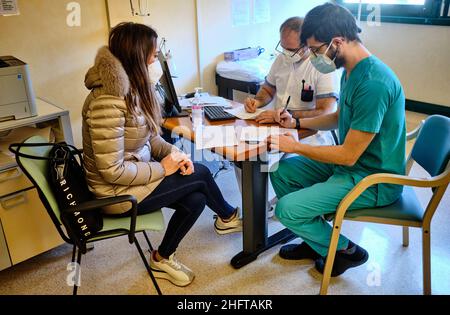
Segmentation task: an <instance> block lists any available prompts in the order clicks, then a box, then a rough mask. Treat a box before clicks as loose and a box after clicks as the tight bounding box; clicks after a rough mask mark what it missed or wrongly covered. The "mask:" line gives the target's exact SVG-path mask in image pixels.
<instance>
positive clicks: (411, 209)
mask: <svg viewBox="0 0 450 315" xmlns="http://www.w3.org/2000/svg"><path fill="white" fill-rule="evenodd" d="M414 138H417V140H416V142H415V144H414V147H413V150H412V152H411V155H410V157H409V158H408V161H407V174H409V173H410V171H411V168H412V166H413V164H414V162H416V163H418V164H419V165H420V166H422V167H423V168H424V169H425V170H426V171H427V172H428V174H429V175H430V176H431V177H430V178H413V177H409V176H399V175H393V174H374V175H371V176H368V177H366V178H365V179H363V180H362V181H361V182H360V183H358V184H357V185H356V186H355V187H354V188H353V190H352V191H351V192H350V193H348V195H347V196H346V197H345V198H344V199H343V200H342V201H341V203H340V204H339V206H338V208H337V211H336V213H335V214H332V215H327V216H325V218H326V219H327V220H329V221H332V220H333V219H334V228H333V233H332V236H331V241H330V246H329V249H328V256H327V260H326V264H325V270H324V272H323V278H322V285H321V288H320V294H322V295H326V294H327V291H328V286H329V283H330V278H331V271H332V268H333V263H334V258H335V255H336V249H337V244H338V239H339V235H340V233H341V228H342V223H343V220H344V219H345V220H350V221H360V222H372V223H380V224H389V225H397V226H402V227H403V245H404V246H405V247H407V246H408V245H409V227H416V228H421V229H422V248H423V252H422V255H423V258H422V261H423V292H424V294H425V295H430V294H431V255H430V237H431V229H430V228H431V220H432V218H433V215H434V213H435V212H436V209H437V207H438V205H439V203H440V201H441V199H442V197H443V196H444V193H445V191H446V190H447V187H448V185H449V182H450V163H449V158H450V118H447V117H444V116H438V115H436V116H431V117H429V118H428V119H427V120H426V121H425V123H424V124H423V126H421V127H419V128H418V129H417V130H416V131H414V132H413V133H411V134H409V135H408V140H412V139H414ZM381 183H386V184H394V185H403V186H405V188H404V191H403V194H402V196H401V198H400V199H399V200H398V201H397V202H396V203H394V204H392V205H390V206H387V207H382V208H374V209H362V210H356V211H349V212H347V209H348V208H349V207H350V205H351V204H352V203H353V202H354V201H355V200H356V199H357V198H358V197H359V196H360V195H361V194H362V193H363V192H364V191H365V190H366V189H367V188H369V187H370V186H372V185H376V184H381ZM412 187H422V188H432V190H433V196H432V198H431V200H430V202H429V203H428V205H427V207H426V209H425V210H424V209H422V207H421V205H420V202H419V200H418V199H417V196H416V194H415V192H414V190H413V189H412Z"/></svg>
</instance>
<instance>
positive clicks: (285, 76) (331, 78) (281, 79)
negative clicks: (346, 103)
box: [266, 54, 340, 110]
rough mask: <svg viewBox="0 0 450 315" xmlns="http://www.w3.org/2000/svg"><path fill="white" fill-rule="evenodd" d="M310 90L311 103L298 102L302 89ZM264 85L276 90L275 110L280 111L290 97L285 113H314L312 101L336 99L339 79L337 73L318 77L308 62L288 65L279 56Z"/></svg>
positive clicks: (283, 57)
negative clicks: (305, 111) (291, 111)
mask: <svg viewBox="0 0 450 315" xmlns="http://www.w3.org/2000/svg"><path fill="white" fill-rule="evenodd" d="M303 80H305V87H306V89H308V87H309V86H310V87H311V89H312V90H313V91H314V97H313V100H312V101H311V102H304V101H302V100H301V93H302V89H303V82H302V81H303ZM266 84H268V85H270V86H271V87H273V88H275V89H276V91H277V92H276V97H275V108H276V109H279V108H283V107H284V106H285V105H286V102H287V100H288V98H289V96H290V97H291V100H290V102H289V107H288V109H289V110H314V109H316V100H317V99H321V98H329V97H335V98H336V99H339V90H340V78H339V74H338V73H337V71H335V72H333V73H329V74H322V73H320V72H319V71H317V70H316V68H314V66H313V65H312V63H311V61H310V59H309V58H308V59H306V60H302V61H300V62H297V63H294V64H293V63H292V62H289V61H288V60H287V58H286V57H285V56H284V55H282V54H280V55H279V56H278V57H277V58H276V59H275V62H274V63H273V65H272V68H271V69H270V72H269V74H268V75H267V77H266Z"/></svg>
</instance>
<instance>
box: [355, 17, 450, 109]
mask: <svg viewBox="0 0 450 315" xmlns="http://www.w3.org/2000/svg"><path fill="white" fill-rule="evenodd" d="M362 29H363V33H362V39H363V41H364V44H365V45H366V46H367V47H368V48H369V50H371V52H372V53H374V54H375V55H376V56H377V57H379V58H380V59H381V60H383V61H384V62H385V63H386V64H388V65H389V66H390V67H391V68H392V69H393V70H394V71H395V72H396V73H397V75H398V76H399V78H400V80H401V82H402V84H403V86H404V89H405V93H406V97H407V98H408V99H411V100H416V101H422V102H426V103H432V104H437V105H445V106H449V107H450V27H449V26H427V25H411V24H394V23H382V25H381V26H380V27H375V26H374V27H369V26H368V25H367V24H366V23H363V24H362Z"/></svg>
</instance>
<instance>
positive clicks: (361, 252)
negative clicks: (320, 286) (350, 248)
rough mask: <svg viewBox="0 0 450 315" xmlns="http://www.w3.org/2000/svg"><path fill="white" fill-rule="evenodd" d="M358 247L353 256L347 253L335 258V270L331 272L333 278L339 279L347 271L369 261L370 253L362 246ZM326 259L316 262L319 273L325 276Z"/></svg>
mask: <svg viewBox="0 0 450 315" xmlns="http://www.w3.org/2000/svg"><path fill="white" fill-rule="evenodd" d="M354 246H356V250H355V252H354V253H353V254H348V253H345V252H337V253H336V257H335V258H334V264H333V269H332V271H331V276H332V277H339V276H340V275H342V274H343V273H344V272H345V271H346V270H347V269H350V268H355V267H358V266H361V265H362V264H365V263H366V262H367V260H368V259H369V253H368V252H367V251H366V250H365V249H364V248H362V247H361V246H358V245H356V244H354ZM326 259H327V258H326V257H320V258H319V259H317V260H316V269H317V271H318V272H320V273H322V274H323V271H324V269H325V262H326Z"/></svg>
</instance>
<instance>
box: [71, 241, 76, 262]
mask: <svg viewBox="0 0 450 315" xmlns="http://www.w3.org/2000/svg"><path fill="white" fill-rule="evenodd" d="M76 255H77V246H76V245H73V250H72V260H71V262H73V263H74V262H75V257H76Z"/></svg>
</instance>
